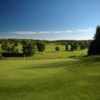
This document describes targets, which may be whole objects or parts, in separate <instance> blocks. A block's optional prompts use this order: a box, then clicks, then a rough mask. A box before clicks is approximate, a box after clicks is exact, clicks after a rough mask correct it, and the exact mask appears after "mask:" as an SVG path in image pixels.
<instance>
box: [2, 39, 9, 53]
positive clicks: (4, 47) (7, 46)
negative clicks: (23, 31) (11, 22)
mask: <svg viewBox="0 0 100 100" xmlns="http://www.w3.org/2000/svg"><path fill="white" fill-rule="evenodd" d="M1 48H2V50H4V51H8V49H9V44H8V42H7V41H5V42H3V44H2V46H1Z"/></svg>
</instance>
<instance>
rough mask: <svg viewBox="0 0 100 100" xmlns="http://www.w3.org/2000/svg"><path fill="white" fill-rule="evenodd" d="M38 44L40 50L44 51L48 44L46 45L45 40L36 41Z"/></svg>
mask: <svg viewBox="0 0 100 100" xmlns="http://www.w3.org/2000/svg"><path fill="white" fill-rule="evenodd" d="M36 45H37V49H38V51H39V52H43V51H44V50H45V48H46V45H45V42H44V41H38V42H37V43H36Z"/></svg>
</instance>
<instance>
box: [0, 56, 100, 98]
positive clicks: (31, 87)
mask: <svg viewBox="0 0 100 100" xmlns="http://www.w3.org/2000/svg"><path fill="white" fill-rule="evenodd" d="M99 66H100V56H96V57H95V56H93V57H87V58H84V59H82V60H78V59H72V58H67V59H48V60H26V61H24V60H16V61H14V60H13V61H0V100H100V95H99V94H100V67H99Z"/></svg>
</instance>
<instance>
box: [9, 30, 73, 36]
mask: <svg viewBox="0 0 100 100" xmlns="http://www.w3.org/2000/svg"><path fill="white" fill-rule="evenodd" d="M70 32H73V31H72V30H65V31H38V32H34V31H16V32H11V33H13V34H19V35H30V34H49V33H53V34H56V33H70Z"/></svg>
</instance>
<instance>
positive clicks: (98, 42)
mask: <svg viewBox="0 0 100 100" xmlns="http://www.w3.org/2000/svg"><path fill="white" fill-rule="evenodd" d="M98 54H100V26H97V28H96V34H95V36H94V40H93V41H92V42H91V44H90V47H89V51H88V55H98Z"/></svg>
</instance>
